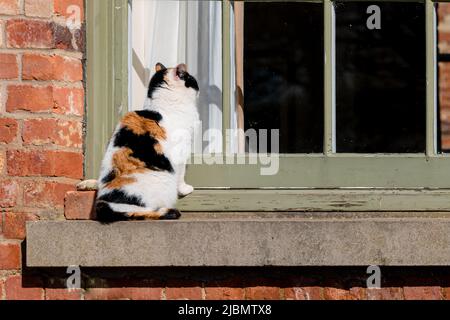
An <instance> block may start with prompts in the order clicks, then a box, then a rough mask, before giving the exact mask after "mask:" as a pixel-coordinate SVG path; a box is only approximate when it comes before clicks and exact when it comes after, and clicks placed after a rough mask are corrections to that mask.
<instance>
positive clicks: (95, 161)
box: [85, 0, 450, 211]
mask: <svg viewBox="0 0 450 320" xmlns="http://www.w3.org/2000/svg"><path fill="white" fill-rule="evenodd" d="M86 1H87V6H86V8H87V143H86V145H87V147H86V157H85V161H86V163H85V168H86V177H87V178H95V177H96V175H97V174H98V170H99V164H100V161H101V157H102V156H103V152H104V150H105V148H106V143H107V141H108V139H109V136H110V134H111V132H112V130H113V128H114V127H115V125H116V123H117V120H118V118H119V117H120V115H121V114H122V113H123V112H124V111H126V110H127V101H128V96H127V89H128V30H127V26H128V2H127V0H114V1H109V0H86ZM247 1H249V0H247ZM259 1H261V0H259ZM262 1H264V0H262ZM294 1H295V0H294ZM299 1H300V0H299ZM307 1H313V2H323V4H324V33H325V34H324V48H325V56H324V61H325V65H324V73H325V77H324V79H325V81H324V92H325V93H324V94H325V97H324V98H325V99H324V108H325V112H324V124H325V125H324V152H323V154H308V155H306V154H280V158H279V168H280V170H279V172H278V174H276V175H274V176H262V175H260V174H259V172H260V165H250V164H246V165H239V164H226V163H236V161H232V160H233V159H234V160H235V159H236V158H238V157H239V158H241V161H245V162H244V163H249V160H248V158H249V155H245V156H244V155H242V156H241V155H228V154H226V149H225V148H226V141H224V142H225V143H224V144H223V145H224V150H223V155H215V157H217V156H219V157H222V159H224V163H225V164H219V165H207V164H193V165H189V168H188V173H187V181H188V182H190V183H192V184H193V185H194V186H195V187H196V189H197V190H196V192H195V193H194V194H193V195H191V196H189V197H187V198H186V199H183V200H182V201H180V208H181V209H182V210H186V211H311V210H314V211H427V210H428V211H450V201H447V199H448V197H449V196H450V155H446V154H438V153H437V145H436V141H437V130H436V128H437V124H436V121H437V107H436V106H437V89H436V85H437V83H436V82H437V80H436V75H437V69H436V68H437V64H436V60H437V59H436V55H437V52H436V51H437V49H436V48H437V46H436V45H437V43H436V42H437V39H436V35H437V30H436V10H435V8H436V7H435V3H434V2H433V1H432V0H416V2H421V3H425V11H426V12H425V17H426V25H425V26H424V27H425V28H426V56H427V61H426V78H427V89H426V94H427V100H426V152H425V153H421V154H342V153H339V154H337V153H335V152H334V151H335V150H334V147H333V146H334V137H335V127H334V108H335V106H334V104H335V101H334V97H335V87H334V76H335V75H334V66H335V55H334V11H333V1H331V0H323V1H316V0H303V1H302V2H307ZM353 1H355V0H353ZM357 1H366V0H357ZM382 1H405V0H382ZM222 5H223V9H222V12H223V13H222V14H223V19H222V20H223V30H222V33H223V44H222V46H223V68H224V69H223V130H226V129H227V128H230V123H231V122H230V113H231V101H230V94H231V85H230V84H231V82H230V81H231V74H230V68H229V66H230V57H231V40H232V38H231V37H232V34H231V30H230V17H231V15H230V12H231V6H232V1H231V0H223V1H222ZM224 139H226V136H225V135H224ZM196 157H198V155H197V156H196V155H194V158H196ZM202 157H203V159H204V158H205V157H207V156H206V155H202ZM193 163H197V162H196V161H195V160H194V162H193ZM237 163H239V162H237Z"/></svg>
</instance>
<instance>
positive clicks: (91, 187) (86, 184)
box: [77, 180, 98, 191]
mask: <svg viewBox="0 0 450 320" xmlns="http://www.w3.org/2000/svg"><path fill="white" fill-rule="evenodd" d="M97 189H98V185H97V180H84V181H81V182H80V183H79V184H77V190H78V191H96V190H97Z"/></svg>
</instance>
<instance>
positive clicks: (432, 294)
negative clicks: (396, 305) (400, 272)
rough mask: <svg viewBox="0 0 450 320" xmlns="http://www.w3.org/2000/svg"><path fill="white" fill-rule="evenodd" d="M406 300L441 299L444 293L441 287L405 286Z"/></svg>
mask: <svg viewBox="0 0 450 320" xmlns="http://www.w3.org/2000/svg"><path fill="white" fill-rule="evenodd" d="M403 293H404V297H405V300H441V299H442V298H443V294H442V291H441V288H440V287H404V288H403Z"/></svg>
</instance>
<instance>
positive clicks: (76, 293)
mask: <svg viewBox="0 0 450 320" xmlns="http://www.w3.org/2000/svg"><path fill="white" fill-rule="evenodd" d="M81 293H82V291H81V289H74V290H68V289H53V288H47V289H45V300H81Z"/></svg>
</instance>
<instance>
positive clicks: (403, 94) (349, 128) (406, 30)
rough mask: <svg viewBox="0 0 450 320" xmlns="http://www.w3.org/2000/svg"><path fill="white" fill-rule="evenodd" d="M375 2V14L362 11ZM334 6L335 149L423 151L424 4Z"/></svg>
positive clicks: (424, 89)
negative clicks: (378, 23)
mask: <svg viewBox="0 0 450 320" xmlns="http://www.w3.org/2000/svg"><path fill="white" fill-rule="evenodd" d="M374 4H375V5H376V6H377V7H378V8H379V15H378V14H377V13H376V12H377V11H378V9H377V8H375V9H373V10H375V11H370V13H367V11H368V7H369V6H372V5H374ZM335 10H336V11H335V12H336V135H337V136H336V147H337V151H338V152H362V153H365V152H367V153H373V152H380V153H403V152H424V151H425V125H426V78H425V77H426V57H425V52H426V49H425V8H424V4H422V3H404V2H402V3H382V2H378V3H377V2H375V3H373V2H370V3H366V2H337V3H336V5H335ZM377 16H378V17H377ZM377 18H379V19H380V21H379V22H380V25H379V27H380V29H378V26H377V22H378V21H377V20H376V19H377ZM369 26H370V28H369ZM371 28H372V29H371Z"/></svg>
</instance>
